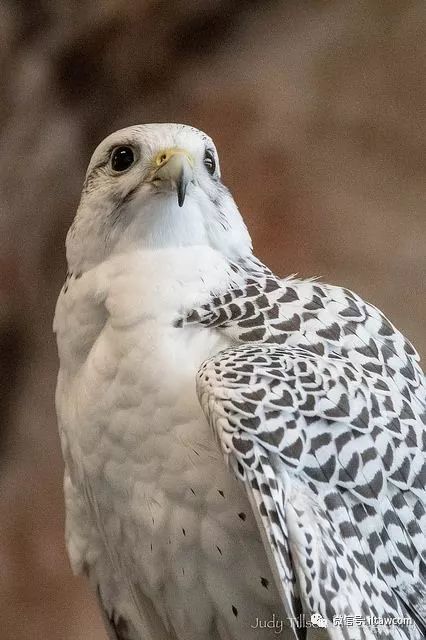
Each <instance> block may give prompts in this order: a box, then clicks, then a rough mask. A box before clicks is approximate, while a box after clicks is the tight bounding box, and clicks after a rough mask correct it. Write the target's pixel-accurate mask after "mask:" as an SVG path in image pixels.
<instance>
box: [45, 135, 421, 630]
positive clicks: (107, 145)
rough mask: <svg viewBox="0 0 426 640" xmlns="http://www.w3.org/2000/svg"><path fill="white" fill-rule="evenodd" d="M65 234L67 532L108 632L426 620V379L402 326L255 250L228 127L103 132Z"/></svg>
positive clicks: (62, 421) (60, 389)
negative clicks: (226, 143)
mask: <svg viewBox="0 0 426 640" xmlns="http://www.w3.org/2000/svg"><path fill="white" fill-rule="evenodd" d="M117 145H121V146H122V145H128V146H129V145H130V148H131V150H132V153H133V152H134V155H135V162H134V164H131V165H130V166H129V167H128V168H126V169H125V170H124V173H123V175H120V174H117V172H115V171H114V170H113V169H112V168H111V160H110V158H111V154H112V153H113V151H114V149H116V148H117ZM126 148H127V147H126ZM163 148H164V149H167V152H168V153H170V149H171V150H172V152H171V153H172V154H173V153H175V154H178V155H177V156H176V158H177V159H176V163H175V164H176V165H177V170H176V167H173V168H170V170H167V171H165V170H163V168H162V173H161V174H159V173H158V169H157V168H156V167H155V164H153V162H152V159H153V158H158V157H160V158H163V157H165V158H166V160H165V162H166V165H165V166H166V168H167V158H168V157H169V156H167V154H162V151H161V150H162V149H163ZM174 149H175V150H176V151H175V152H174V151H173V150H174ZM181 149H184V151H185V154H187V155H185V158H188V159H189V160H188V162H189V164H188V162H187V160H186V159H185V158H184V157H181V155H179V154H181ZM207 152H208V153H209V154H210V156H209V158H208V159H209V162H208V163H207V161H206V162H205V165H204V166H203V162H204V160H203V158H204V159H205V160H206V158H207V156H206V155H205V154H207ZM212 153H213V154H214V158H213V161H212V156H211V154H212ZM159 154H160V155H159ZM124 155H126V157H127V156H129V153H127V154H124ZM215 159H216V162H215V161H214V160H215ZM161 162H163V161H162V160H161ZM174 162H175V160H174ZM184 162H185V163H186V164H185V172H186V173H185V181H186V182H185V188H184V189H182V188H181V187H180V191H179V194H180V195H179V202H178V201H177V198H176V191H177V190H178V186H177V183H176V184H175V182H174V181H176V180H179V179H181V178H179V166H180V165H179V163H184ZM212 163H213V165H212ZM216 163H217V166H216ZM157 164H158V161H157ZM163 166H164V164H162V165H161V167H163ZM182 166H183V165H182ZM211 171H213V172H211ZM175 176H176V178H175ZM165 180H170V184H169V183H168V182H167V183H166V182H165ZM182 194H183V196H182ZM182 197H183V198H184V202H182ZM181 204H183V206H180V205H181ZM67 251H68V261H69V268H70V272H69V275H68V277H67V281H66V284H65V285H64V288H63V290H62V292H61V294H60V296H59V299H58V305H57V310H56V316H55V331H56V333H57V340H58V348H59V356H60V371H59V376H58V386H57V395H56V404H57V412H58V421H59V427H60V433H61V440H62V447H63V453H64V460H65V496H66V507H67V527H66V529H67V534H66V535H67V546H68V551H69V555H70V558H71V562H72V565H73V567H74V570H75V571H77V572H83V573H86V574H87V575H88V577H89V579H90V580H91V582H92V584H93V587H94V589H95V590H97V592H98V595H99V599H100V601H101V604H102V608H103V609H104V611H105V617H106V620H107V622H108V625H109V632H110V634H111V637H112V638H113V639H114V640H116V639H117V640H150V639H151V638H152V639H154V638H155V640H163V638H164V640H172V639H176V640H183V639H185V640H201V639H203V640H206V639H207V638H209V640H240V639H242V638H248V639H249V640H250V639H251V638H252V639H253V640H255V639H256V638H258V637H260V634H261V637H265V638H266V637H275V636H276V635H277V633H276V632H277V624H278V621H283V622H284V623H286V624H287V626H288V625H289V618H293V619H294V618H297V617H298V616H299V615H301V614H302V613H304V614H306V615H307V616H308V619H310V618H309V616H310V615H311V614H320V616H322V618H323V619H324V621H328V627H327V629H326V632H327V634H328V636H329V637H330V638H345V637H348V638H351V639H355V638H360V639H361V638H366V639H369V638H372V637H381V638H384V639H385V638H409V639H410V640H418V639H419V638H421V637H422V635H421V634H422V625H424V624H425V618H426V612H425V610H426V586H425V584H426V575H425V562H426V537H425V531H426V515H425V506H426V496H425V484H426V477H425V476H426V461H425V450H426V443H425V440H426V438H425V429H424V422H425V406H426V403H425V383H424V376H423V373H422V371H421V369H420V366H419V362H418V356H417V354H416V352H415V350H414V348H413V347H412V345H411V344H410V343H409V342H408V341H407V340H406V339H405V338H404V337H403V336H402V334H401V333H400V332H398V331H397V329H396V328H395V327H394V326H393V325H392V324H391V323H390V322H389V321H388V320H387V319H386V318H385V317H384V316H383V315H382V314H381V313H380V312H379V311H378V310H377V309H376V308H375V307H373V306H371V305H369V304H367V303H365V302H364V301H363V300H362V299H361V298H359V296H357V295H356V294H354V293H352V292H351V291H349V290H347V289H344V288H340V287H332V286H329V285H324V284H322V283H320V282H318V281H300V280H296V279H293V278H288V279H285V280H280V279H278V278H277V277H276V276H274V275H273V274H272V273H271V272H270V271H269V269H267V268H266V267H265V266H264V265H263V264H262V263H260V262H259V261H258V260H257V259H256V258H254V257H253V256H252V254H251V242H250V238H249V236H248V234H247V231H246V229H245V226H244V223H243V222H242V220H241V217H240V215H239V213H238V210H237V208H236V206H235V203H234V201H233V199H232V196H231V195H230V194H229V192H228V191H227V190H226V188H225V187H224V186H223V185H222V183H221V180H220V170H219V168H218V160H217V152H216V150H215V149H214V145H213V143H212V142H211V140H210V139H209V138H208V137H207V136H205V134H202V133H201V132H198V131H197V130H195V129H193V128H190V127H184V126H182V125H144V126H141V127H133V128H130V129H127V130H124V131H121V132H118V133H116V134H113V135H112V136H110V137H109V138H108V139H107V140H106V141H104V142H103V143H101V145H100V146H99V147H98V150H97V151H96V152H95V154H94V157H93V159H92V161H91V163H90V165H89V169H88V173H87V177H86V182H85V187H84V189H83V195H82V200H81V203H80V207H79V211H78V214H77V217H76V221H75V222H74V224H73V226H72V227H71V229H70V232H69V235H68V240H67ZM196 381H197V382H196ZM197 394H198V397H199V400H200V404H201V407H200V405H199V404H198V400H197ZM203 412H204V414H205V416H206V417H204V415H203ZM206 418H207V419H206ZM351 615H352V616H359V617H364V622H365V621H366V620H367V618H368V617H369V616H370V617H374V616H375V617H376V618H377V619H380V618H389V619H390V618H393V619H399V618H400V619H405V620H406V621H407V620H408V621H409V622H410V624H408V623H407V622H405V624H404V623H400V624H393V626H390V625H389V623H388V624H380V623H377V621H376V623H377V624H378V626H377V628H376V630H375V631H373V628H372V626H369V625H367V624H363V625H361V626H359V625H358V626H354V627H352V629H351V628H349V627H348V626H345V623H344V621H343V623H342V625H343V626H339V624H338V620H339V616H340V617H343V616H349V617H350V616H351ZM268 620H269V621H271V620H272V621H273V623H272V624H270V625H269V627H266V628H262V627H261V623H262V621H264V622H266V621H268ZM373 626H374V625H373ZM294 631H295V633H296V634H298V636H299V637H303V635H304V630H303V629H301V628H300V629H298V628H295V630H294ZM374 633H375V634H376V635H374ZM292 635H293V632H292V631H291V630H290V629H287V635H286V636H285V635H284V634H282V636H281V637H291V636H292Z"/></svg>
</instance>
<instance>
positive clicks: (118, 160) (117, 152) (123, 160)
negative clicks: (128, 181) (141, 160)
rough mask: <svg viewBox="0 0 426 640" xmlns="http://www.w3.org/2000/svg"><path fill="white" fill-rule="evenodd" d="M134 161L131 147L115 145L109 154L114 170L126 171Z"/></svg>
mask: <svg viewBox="0 0 426 640" xmlns="http://www.w3.org/2000/svg"><path fill="white" fill-rule="evenodd" d="M134 161H135V154H134V152H133V149H132V147H117V148H116V149H114V151H113V152H112V154H111V167H112V168H113V170H114V171H126V169H128V168H129V167H131V166H132V164H133V163H134Z"/></svg>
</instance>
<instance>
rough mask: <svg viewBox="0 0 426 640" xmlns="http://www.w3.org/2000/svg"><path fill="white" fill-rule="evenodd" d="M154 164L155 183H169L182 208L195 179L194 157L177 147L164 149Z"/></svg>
mask: <svg viewBox="0 0 426 640" xmlns="http://www.w3.org/2000/svg"><path fill="white" fill-rule="evenodd" d="M154 164H155V167H156V169H155V172H154V175H153V178H152V180H153V182H154V183H155V182H156V181H161V182H169V183H170V184H171V185H172V186H173V187H174V188H175V189H176V191H177V196H178V204H179V206H180V207H182V206H183V203H184V202H185V195H186V189H187V187H188V184H189V183H190V182H191V181H192V179H193V177H194V172H193V166H194V160H193V158H192V156H191V155H190V154H189V153H188V152H187V151H185V149H179V148H177V147H173V148H171V149H163V150H162V151H160V152H159V153H158V154H157V155H156V156H155V159H154Z"/></svg>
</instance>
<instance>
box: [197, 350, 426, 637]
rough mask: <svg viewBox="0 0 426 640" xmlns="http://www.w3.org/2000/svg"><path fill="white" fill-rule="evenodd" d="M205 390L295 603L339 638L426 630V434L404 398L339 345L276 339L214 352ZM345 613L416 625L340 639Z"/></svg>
mask: <svg viewBox="0 0 426 640" xmlns="http://www.w3.org/2000/svg"><path fill="white" fill-rule="evenodd" d="M197 389H198V395H199V399H200V402H201V405H202V407H203V410H204V412H205V414H206V416H207V419H208V420H209V422H210V424H211V426H212V428H213V430H214V433H215V434H216V436H217V439H218V441H219V444H220V447H221V448H222V451H223V453H224V456H225V459H226V460H227V462H228V464H229V467H230V468H231V469H232V470H233V472H234V473H235V474H236V475H237V476H238V477H239V478H240V479H241V480H242V481H243V482H245V484H246V487H247V491H248V494H249V497H250V500H251V503H252V506H253V509H254V512H255V514H256V516H257V518H258V521H259V523H260V526H261V529H262V533H263V536H264V540H265V541H266V542H265V544H266V547H267V551H268V552H269V555H270V557H271V558H272V561H273V567H274V568H275V569H276V574H277V575H278V576H279V582H280V585H281V588H282V593H283V601H284V605H285V606H286V608H287V611H288V614H289V615H290V616H294V615H295V614H296V607H297V602H298V599H299V598H300V600H301V601H302V605H303V609H304V611H305V612H306V613H310V614H311V613H315V614H320V615H321V616H322V617H323V618H325V619H326V620H328V621H329V626H328V633H329V636H330V637H342V632H344V633H348V635H349V637H350V638H351V640H354V639H355V638H357V637H359V638H364V637H365V638H373V637H380V638H389V639H391V638H392V639H396V638H410V639H412V640H413V639H420V638H421V637H423V636H422V634H421V631H420V628H419V626H418V625H417V623H419V625H421V624H422V623H424V622H425V619H426V586H425V583H426V565H425V561H426V536H425V532H426V515H425V505H426V492H425V484H426V478H425V468H426V466H425V453H424V444H423V435H424V434H423V428H422V427H421V422H420V421H419V420H418V416H417V415H415V414H414V412H413V411H411V410H408V409H410V407H409V405H408V403H407V402H406V398H405V397H404V395H403V394H399V393H395V390H394V389H393V388H390V385H389V379H388V378H387V377H384V376H383V375H381V373H379V371H373V370H368V368H367V369H366V368H365V367H363V366H362V364H360V363H357V362H353V361H350V360H349V359H348V358H347V357H345V356H343V355H341V354H337V353H333V352H331V353H329V354H328V355H318V354H317V353H313V352H312V351H309V350H307V349H304V348H300V347H280V346H277V345H265V344H257V345H242V346H239V347H237V348H235V349H229V350H226V351H223V352H221V353H219V354H218V355H217V356H215V357H214V358H211V359H210V360H208V361H206V362H205V363H204V364H203V365H202V367H201V369H200V371H199V375H198V378H197ZM406 405H407V407H408V408H407V407H406ZM344 616H349V617H351V616H352V622H353V616H360V618H359V619H357V620H358V622H359V621H360V620H361V621H363V622H366V621H368V622H370V623H371V624H373V623H374V617H376V618H377V620H380V619H383V618H387V619H388V621H389V620H395V619H400V620H405V624H403V623H402V624H397V625H395V624H393V625H392V626H389V624H381V625H380V626H379V627H378V631H377V630H376V632H375V635H374V633H373V630H372V626H371V624H370V625H367V626H359V627H358V626H347V627H345V626H343V627H342V629H340V635H338V636H336V635H334V634H335V633H337V632H338V631H339V630H338V629H337V628H336V627H335V626H334V625H336V624H337V625H339V622H342V623H343V625H344V622H345V621H344V618H343V617H344ZM368 617H370V618H368ZM367 619H368V620H367ZM348 620H350V618H348ZM346 622H347V620H346ZM349 624H350V622H349ZM373 626H374V625H373ZM345 629H346V631H345ZM357 634H358V635H357Z"/></svg>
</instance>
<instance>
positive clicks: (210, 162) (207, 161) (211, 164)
mask: <svg viewBox="0 0 426 640" xmlns="http://www.w3.org/2000/svg"><path fill="white" fill-rule="evenodd" d="M204 166H205V168H206V169H207V171H208V172H209V174H210V175H211V176H212V175H213V174H214V172H215V171H216V160H215V158H214V153H213V151H212V150H211V149H206V152H205V154H204Z"/></svg>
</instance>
